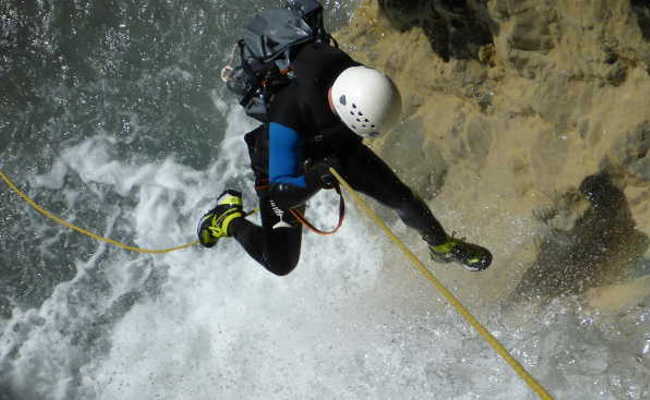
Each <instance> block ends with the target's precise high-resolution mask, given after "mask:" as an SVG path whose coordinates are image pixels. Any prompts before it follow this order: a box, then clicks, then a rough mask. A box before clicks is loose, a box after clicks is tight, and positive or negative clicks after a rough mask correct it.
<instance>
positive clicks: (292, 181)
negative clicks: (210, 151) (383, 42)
mask: <svg viewBox="0 0 650 400" xmlns="http://www.w3.org/2000/svg"><path fill="white" fill-rule="evenodd" d="M354 65H359V64H358V63H356V62H355V61H353V60H352V59H351V58H350V57H349V56H348V55H347V54H345V53H344V52H343V51H341V50H339V49H337V48H334V47H329V46H325V45H320V44H308V45H305V46H304V47H303V48H302V49H301V50H300V51H299V52H298V54H297V56H296V58H295V60H294V62H293V63H292V68H293V71H294V73H295V79H293V80H292V82H291V83H290V84H289V85H288V86H286V87H284V88H282V89H281V90H280V91H279V92H278V93H277V94H276V95H275V97H274V98H273V99H272V100H271V104H270V107H269V123H268V124H264V125H262V126H260V127H259V128H257V129H255V130H254V131H252V132H249V133H248V134H247V135H246V142H247V144H248V147H249V152H250V156H251V161H252V166H253V170H254V171H255V176H256V188H257V193H258V196H259V201H260V211H261V217H262V226H261V227H259V226H257V225H255V224H253V223H251V222H250V221H248V220H246V219H244V218H239V219H236V220H234V221H233V223H232V225H231V233H232V235H233V236H234V237H235V238H236V239H237V240H238V241H239V243H241V245H242V246H243V247H244V249H245V250H246V251H247V252H248V253H249V254H250V255H251V256H252V257H253V258H254V259H255V260H257V261H258V262H259V263H260V264H262V265H263V266H264V267H265V268H266V269H268V270H269V271H271V272H272V273H274V274H277V275H286V274H288V273H289V272H291V271H292V270H293V269H294V268H295V266H296V265H297V263H298V260H299V258H300V244H301V236H302V225H301V224H300V223H299V222H298V221H297V220H296V219H295V218H294V216H293V215H292V214H291V213H290V212H289V208H291V207H303V205H304V202H305V201H306V200H307V199H308V198H309V197H310V196H311V195H312V194H314V193H315V192H316V191H318V190H319V189H320V182H319V181H318V177H314V176H311V175H310V171H309V170H307V171H305V170H304V162H305V161H306V160H309V161H311V162H312V163H313V162H318V161H319V160H323V159H325V158H329V159H334V160H336V168H337V169H338V172H339V173H340V174H341V175H342V176H343V177H344V178H345V179H346V180H347V181H348V182H349V183H350V185H351V186H352V187H353V188H354V189H355V190H357V191H359V192H361V193H364V194H366V195H368V196H371V197H373V198H374V199H376V200H378V201H379V202H380V203H382V204H383V205H386V206H388V207H390V208H392V209H394V210H396V212H397V213H398V215H399V216H400V218H401V219H402V220H403V221H404V223H405V224H406V225H408V226H409V227H411V228H414V229H416V230H417V231H418V232H419V233H420V234H421V235H422V237H423V238H424V239H425V240H426V241H427V242H429V243H430V244H433V245H435V244H439V243H442V242H444V241H445V240H447V235H446V233H445V231H444V230H443V228H442V226H441V225H440V223H439V222H438V221H437V220H436V219H435V218H434V216H433V215H432V214H431V212H430V211H429V208H428V207H427V206H426V204H425V203H424V202H423V201H422V200H421V199H420V198H419V197H418V196H416V195H414V194H413V192H412V191H411V190H410V189H409V188H408V187H407V186H406V185H404V184H403V183H402V182H401V181H400V180H399V178H398V177H397V176H396V175H395V173H394V172H393V171H392V170H391V169H390V167H388V166H387V165H386V163H384V162H383V161H382V160H381V159H380V158H379V157H378V156H377V155H375V154H374V153H373V152H372V151H371V150H370V149H369V148H368V147H366V146H365V145H364V144H363V143H362V139H361V137H359V136H358V135H356V134H355V133H354V132H352V131H351V130H350V129H348V128H347V127H346V126H345V124H344V123H343V122H341V120H340V119H339V118H338V117H337V116H336V115H335V114H334V113H333V112H332V111H331V109H330V107H329V104H328V98H327V93H328V89H329V88H330V86H331V85H332V83H333V82H334V80H335V79H336V77H337V76H338V75H339V73H341V72H342V71H343V70H344V69H346V68H348V67H351V66H354Z"/></svg>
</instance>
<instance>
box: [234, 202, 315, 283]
mask: <svg viewBox="0 0 650 400" xmlns="http://www.w3.org/2000/svg"><path fill="white" fill-rule="evenodd" d="M260 213H261V216H262V226H258V225H255V224H253V223H252V222H250V221H248V220H247V219H245V218H238V219H237V220H234V221H233V222H232V227H231V234H232V236H233V237H235V239H236V240H237V241H238V242H239V243H240V244H241V245H242V247H243V248H244V250H246V252H247V253H248V254H249V255H250V256H251V257H253V258H254V259H255V260H256V261H257V262H258V263H260V264H261V265H262V266H264V268H266V269H267V270H268V271H270V272H272V273H274V274H275V275H280V276H283V275H287V274H288V273H290V272H291V271H293V269H294V268H295V267H296V265H297V264H298V260H299V259H300V245H301V241H302V225H300V223H299V222H298V221H296V220H295V218H294V217H293V215H292V214H291V213H289V212H287V211H284V210H281V209H279V208H277V207H274V203H273V201H272V200H271V199H269V198H268V197H265V196H262V197H260Z"/></svg>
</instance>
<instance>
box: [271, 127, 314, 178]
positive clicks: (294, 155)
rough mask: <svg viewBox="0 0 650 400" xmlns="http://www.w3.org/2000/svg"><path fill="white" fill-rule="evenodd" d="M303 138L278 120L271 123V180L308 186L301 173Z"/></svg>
mask: <svg viewBox="0 0 650 400" xmlns="http://www.w3.org/2000/svg"><path fill="white" fill-rule="evenodd" d="M301 163H302V140H301V138H300V135H299V134H298V132H296V131H295V130H294V129H292V128H289V127H287V126H285V125H282V124H279V123H277V122H271V123H270V124H269V181H270V183H271V184H277V183H286V184H289V185H294V186H298V187H300V188H306V187H307V182H306V181H305V177H304V175H302V174H301V173H300V167H301Z"/></svg>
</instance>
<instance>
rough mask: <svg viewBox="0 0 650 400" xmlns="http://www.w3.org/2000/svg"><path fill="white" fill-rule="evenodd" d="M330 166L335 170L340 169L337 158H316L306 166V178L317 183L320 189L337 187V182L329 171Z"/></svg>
mask: <svg viewBox="0 0 650 400" xmlns="http://www.w3.org/2000/svg"><path fill="white" fill-rule="evenodd" d="M330 168H334V169H335V170H337V171H338V170H339V169H340V163H339V161H338V159H336V158H335V157H326V158H324V159H322V160H318V161H316V162H314V163H313V164H311V165H309V166H308V170H307V176H308V177H309V178H308V179H310V180H311V181H312V182H314V183H315V184H316V185H318V186H319V187H320V188H321V189H334V188H336V187H338V185H339V182H338V181H337V179H336V177H335V176H334V175H332V173H331V172H330Z"/></svg>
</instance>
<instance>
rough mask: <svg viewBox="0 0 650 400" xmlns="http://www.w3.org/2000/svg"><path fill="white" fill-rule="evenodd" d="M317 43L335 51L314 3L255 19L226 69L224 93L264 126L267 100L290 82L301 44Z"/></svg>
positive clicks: (303, 1)
mask: <svg viewBox="0 0 650 400" xmlns="http://www.w3.org/2000/svg"><path fill="white" fill-rule="evenodd" d="M312 42H321V43H326V44H328V45H329V44H330V43H333V44H334V46H336V47H338V45H337V44H336V41H335V40H334V39H333V38H332V36H331V35H330V34H329V33H327V31H325V28H324V24H323V7H322V6H321V4H320V3H319V2H318V0H288V1H287V5H286V7H285V8H275V9H270V10H267V11H265V12H263V13H261V14H258V15H256V16H255V17H253V19H252V20H251V21H250V22H249V24H248V25H247V26H246V29H245V32H244V37H243V39H241V40H239V41H238V42H237V45H236V47H235V49H234V51H233V57H232V58H233V60H231V63H232V62H233V61H234V58H235V52H236V50H237V48H238V49H239V58H240V64H239V65H238V66H236V67H234V68H233V67H232V66H231V65H227V66H226V67H224V70H223V71H222V79H223V80H224V81H226V84H227V86H228V89H230V90H231V91H232V92H234V93H235V94H237V95H239V96H241V99H240V102H239V103H240V104H241V105H242V106H243V107H244V110H245V111H246V114H247V115H248V116H250V117H252V118H255V119H257V120H258V121H261V122H267V117H266V113H267V109H268V101H269V99H270V97H271V96H272V95H273V93H275V92H276V91H277V90H278V89H279V88H281V87H283V86H285V85H287V84H288V83H289V82H291V79H293V77H294V76H293V73H292V71H291V62H292V60H293V57H294V56H295V54H296V52H297V50H298V48H299V47H300V46H301V45H303V44H305V43H312Z"/></svg>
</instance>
